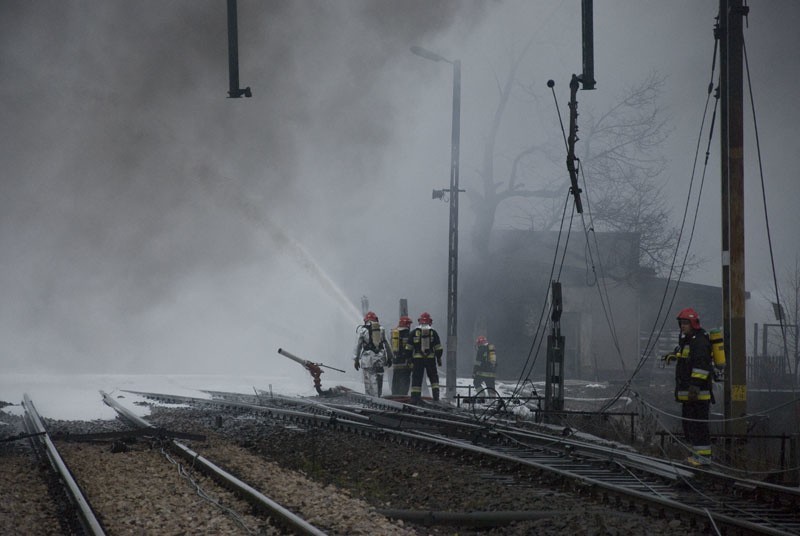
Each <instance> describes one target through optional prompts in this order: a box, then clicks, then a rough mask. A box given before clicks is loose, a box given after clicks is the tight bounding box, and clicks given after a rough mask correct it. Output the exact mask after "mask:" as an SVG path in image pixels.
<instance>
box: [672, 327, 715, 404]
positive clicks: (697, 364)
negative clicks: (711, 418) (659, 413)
mask: <svg viewBox="0 0 800 536" xmlns="http://www.w3.org/2000/svg"><path fill="white" fill-rule="evenodd" d="M676 356H677V362H676V364H675V399H676V400H677V401H678V402H688V401H689V386H691V385H694V386H697V388H698V390H699V392H698V395H697V400H698V401H707V400H710V401H712V402H713V394H712V389H711V385H712V382H713V379H714V378H713V370H714V363H713V361H712V359H711V341H709V339H708V334H707V333H706V332H705V330H704V329H703V328H700V329H696V330H694V331H693V332H692V333H691V334H689V335H683V334H681V338H680V341H679V345H678V351H677V352H676Z"/></svg>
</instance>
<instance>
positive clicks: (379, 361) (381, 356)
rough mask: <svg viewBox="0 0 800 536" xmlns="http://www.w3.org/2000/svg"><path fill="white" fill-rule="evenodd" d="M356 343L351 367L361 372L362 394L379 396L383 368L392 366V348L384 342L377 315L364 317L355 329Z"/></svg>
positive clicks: (381, 387) (369, 313)
mask: <svg viewBox="0 0 800 536" xmlns="http://www.w3.org/2000/svg"><path fill="white" fill-rule="evenodd" d="M356 333H358V342H356V349H355V357H354V358H353V366H354V367H355V369H356V370H359V369H360V370H361V374H362V376H363V378H364V392H365V393H366V394H368V395H370V396H381V394H382V393H383V372H384V366H386V367H391V366H392V358H393V354H392V348H391V347H390V346H389V343H387V342H386V333H385V332H384V329H383V327H381V325H380V322H378V315H376V314H375V313H373V312H372V311H369V312H368V313H367V314H366V315H364V324H363V325H361V326H358V327H357V328H356Z"/></svg>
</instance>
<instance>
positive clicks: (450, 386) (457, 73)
mask: <svg viewBox="0 0 800 536" xmlns="http://www.w3.org/2000/svg"><path fill="white" fill-rule="evenodd" d="M460 140H461V61H460V60H455V61H454V62H453V128H452V135H451V143H450V236H449V239H448V244H449V248H448V255H447V361H446V365H447V377H446V381H447V389H446V391H445V396H446V397H447V398H450V399H454V398H455V397H456V369H457V368H458V361H457V358H456V352H457V350H458V197H459V196H458V192H459V190H458V160H459V145H460Z"/></svg>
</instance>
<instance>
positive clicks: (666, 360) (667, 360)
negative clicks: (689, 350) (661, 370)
mask: <svg viewBox="0 0 800 536" xmlns="http://www.w3.org/2000/svg"><path fill="white" fill-rule="evenodd" d="M661 359H663V360H664V363H666V364H667V365H669V364H670V363H672V362H673V361H677V360H678V356H676V355H675V354H667V355H664V356H661Z"/></svg>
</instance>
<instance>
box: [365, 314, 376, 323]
mask: <svg viewBox="0 0 800 536" xmlns="http://www.w3.org/2000/svg"><path fill="white" fill-rule="evenodd" d="M377 321H378V315H376V314H375V313H373V312H372V311H368V312H367V314H365V315H364V323H365V324H366V323H367V322H377Z"/></svg>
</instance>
